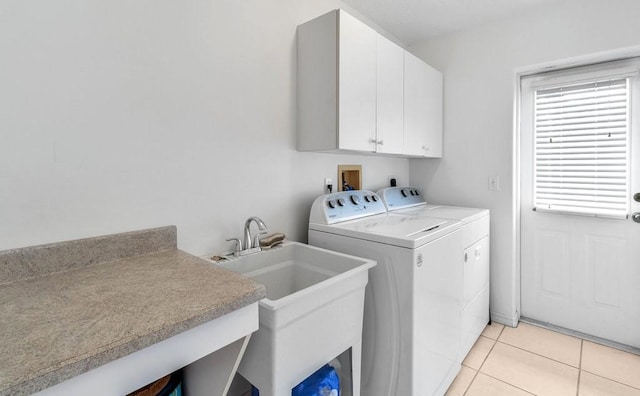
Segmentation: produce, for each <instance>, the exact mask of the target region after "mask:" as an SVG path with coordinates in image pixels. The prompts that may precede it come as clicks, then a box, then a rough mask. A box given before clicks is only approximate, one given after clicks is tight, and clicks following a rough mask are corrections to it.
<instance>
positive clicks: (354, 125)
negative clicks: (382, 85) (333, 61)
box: [338, 11, 377, 151]
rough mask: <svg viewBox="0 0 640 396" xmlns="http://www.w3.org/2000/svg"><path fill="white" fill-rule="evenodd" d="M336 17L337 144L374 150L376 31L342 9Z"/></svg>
mask: <svg viewBox="0 0 640 396" xmlns="http://www.w3.org/2000/svg"><path fill="white" fill-rule="evenodd" d="M338 20H339V26H340V29H339V31H338V36H339V37H338V40H339V41H338V42H339V55H338V56H339V61H338V95H339V99H338V147H339V148H341V149H345V150H363V151H375V149H376V39H377V33H376V32H375V30H373V29H371V28H370V27H369V26H367V25H365V24H364V23H362V22H360V21H359V20H357V19H356V18H354V17H352V16H351V15H349V14H347V13H345V12H344V11H342V12H340V13H339V15H338Z"/></svg>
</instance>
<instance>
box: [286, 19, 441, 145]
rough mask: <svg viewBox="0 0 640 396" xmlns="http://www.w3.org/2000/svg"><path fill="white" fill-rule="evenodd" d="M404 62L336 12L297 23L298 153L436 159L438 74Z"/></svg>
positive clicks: (389, 45) (400, 53)
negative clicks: (349, 152) (337, 152)
mask: <svg viewBox="0 0 640 396" xmlns="http://www.w3.org/2000/svg"><path fill="white" fill-rule="evenodd" d="M409 55H410V54H409ZM413 58H415V57H413ZM407 59H409V57H408V56H407V53H406V51H405V50H404V49H402V48H401V47H400V46H398V45H396V44H394V43H393V42H391V41H390V40H388V39H386V38H385V37H383V36H381V35H380V34H378V33H377V32H376V31H375V30H373V29H372V28H370V27H369V26H367V25H366V24H364V23H362V22H361V21H359V20H358V19H356V18H354V17H353V16H351V15H349V14H347V13H345V12H344V11H342V10H335V11H332V12H330V13H328V14H325V15H322V16H320V17H318V18H316V19H313V20H311V21H309V22H307V23H305V24H302V25H300V26H298V149H299V150H310V151H357V152H369V153H385V154H393V155H403V156H411V157H431V156H441V154H442V76H441V75H440V74H439V73H438V72H437V71H435V69H433V68H431V67H429V66H428V65H426V64H425V63H424V62H422V61H421V60H419V59H418V58H415V59H412V60H411V61H410V62H411V65H409V66H407V64H406V63H407ZM408 71H409V72H410V73H411V80H410V81H407V75H406V74H407V72H408ZM433 72H435V73H437V76H438V78H439V85H438V84H434V82H435V80H436V79H437V78H435V77H434V75H433ZM407 89H409V91H410V92H409V94H408V93H407ZM427 89H439V91H438V92H422V91H424V90H427ZM436 99H438V100H439V102H438V103H435V100H436ZM407 101H409V104H410V108H409V109H408V108H407ZM425 106H433V108H426V107H425ZM407 110H410V114H409V115H408V114H407ZM434 115H435V116H436V117H437V120H433V119H431V118H430V117H432V116H434ZM407 123H408V125H409V126H410V127H411V128H410V129H409V130H408V131H407ZM438 125H439V128H440V129H439V132H438V131H437V126H438ZM421 133H422V134H424V135H425V136H420V134H421ZM427 133H428V134H429V136H426V134H427ZM436 134H439V136H435V135H436ZM432 135H434V136H432ZM416 143H418V144H419V145H418V148H421V147H422V146H424V147H428V149H422V150H417V149H416Z"/></svg>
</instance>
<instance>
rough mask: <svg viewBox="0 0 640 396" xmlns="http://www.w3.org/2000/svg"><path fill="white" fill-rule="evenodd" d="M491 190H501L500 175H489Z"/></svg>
mask: <svg viewBox="0 0 640 396" xmlns="http://www.w3.org/2000/svg"><path fill="white" fill-rule="evenodd" d="M489 191H500V176H489Z"/></svg>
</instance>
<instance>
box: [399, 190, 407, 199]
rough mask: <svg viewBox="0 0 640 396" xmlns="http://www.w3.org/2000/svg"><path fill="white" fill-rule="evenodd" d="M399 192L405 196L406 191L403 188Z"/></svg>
mask: <svg viewBox="0 0 640 396" xmlns="http://www.w3.org/2000/svg"><path fill="white" fill-rule="evenodd" d="M400 194H402V196H403V197H405V198H406V197H407V192H406V191H405V190H404V189H402V190H400Z"/></svg>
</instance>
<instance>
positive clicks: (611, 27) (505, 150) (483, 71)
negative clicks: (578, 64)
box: [410, 0, 640, 323]
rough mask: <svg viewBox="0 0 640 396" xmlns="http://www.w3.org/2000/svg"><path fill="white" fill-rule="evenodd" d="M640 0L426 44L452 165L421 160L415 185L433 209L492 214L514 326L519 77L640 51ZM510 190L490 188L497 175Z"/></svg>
mask: <svg viewBox="0 0 640 396" xmlns="http://www.w3.org/2000/svg"><path fill="white" fill-rule="evenodd" d="M638 16H640V2H638V1H637V0H609V1H600V0H571V1H563V2H558V3H557V4H556V5H555V6H553V7H546V8H541V9H538V10H537V11H536V12H534V13H530V14H528V15H527V16H522V17H519V18H512V19H509V20H505V21H502V22H498V23H492V24H489V25H486V26H481V27H478V28H474V29H471V30H467V31H462V32H458V33H455V34H450V35H447V36H443V37H438V38H435V39H432V40H430V41H426V42H423V43H418V44H416V45H413V46H412V47H411V50H412V51H413V52H414V53H416V54H417V55H418V56H420V57H422V58H423V59H424V60H425V61H427V62H428V63H430V64H431V65H433V66H434V67H436V68H437V69H439V70H440V71H442V72H443V73H444V78H445V82H444V86H445V92H444V96H445V105H444V108H445V116H444V125H445V127H444V128H445V132H444V158H443V159H442V160H412V161H411V165H410V168H411V170H410V180H411V183H412V184H414V185H416V186H419V187H421V188H422V189H423V190H425V192H426V196H427V198H428V199H429V200H431V201H433V202H440V203H448V204H458V205H468V206H478V207H487V208H490V209H491V215H492V221H491V227H492V232H491V255H492V260H491V265H492V268H491V282H492V284H491V309H492V315H493V318H494V319H495V320H498V321H500V322H504V323H513V320H515V318H516V317H517V315H516V309H517V306H518V301H519V290H518V284H519V279H518V276H519V275H518V272H517V271H518V268H517V266H516V263H515V260H514V258H515V248H516V246H515V243H514V235H515V219H516V216H515V213H514V211H515V208H514V204H513V197H514V183H513V181H512V178H513V176H514V172H513V166H512V161H513V156H512V152H513V150H512V147H513V141H514V128H513V122H514V117H513V114H514V100H515V96H514V90H515V83H514V82H515V75H516V72H515V71H516V70H518V69H521V68H523V67H528V66H531V65H537V64H541V63H549V62H556V61H562V60H565V59H569V58H574V57H582V56H588V55H590V54H594V53H600V52H605V51H611V50H615V49H620V48H626V47H633V46H637V45H640V24H639V23H638ZM490 175H495V176H499V177H500V191H498V192H493V191H488V177H489V176H490Z"/></svg>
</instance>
